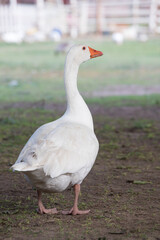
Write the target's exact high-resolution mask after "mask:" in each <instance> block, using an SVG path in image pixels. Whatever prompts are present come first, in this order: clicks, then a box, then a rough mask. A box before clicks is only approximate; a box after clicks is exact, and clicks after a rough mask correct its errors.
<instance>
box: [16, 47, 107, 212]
mask: <svg viewBox="0 0 160 240" xmlns="http://www.w3.org/2000/svg"><path fill="white" fill-rule="evenodd" d="M101 55H103V53H102V52H100V51H96V50H94V49H92V48H90V47H88V46H82V45H75V46H73V47H72V48H71V49H70V51H69V53H68V55H67V58H66V63H65V73H64V81H65V88H66V95H67V110H66V112H65V113H64V115H63V116H62V117H61V118H59V119H58V120H56V121H53V122H50V123H47V124H44V125H42V126H41V127H40V128H38V129H37V130H36V131H35V133H34V134H33V135H32V136H31V137H30V139H29V140H28V142H27V143H26V145H25V146H24V148H23V149H22V151H21V153H20V155H19V157H18V159H17V161H16V162H15V164H14V165H13V166H12V169H13V170H16V171H20V172H23V173H24V174H25V175H26V176H27V178H28V180H29V181H30V182H31V184H32V185H33V186H34V187H36V189H37V193H38V207H39V213H41V214H43V213H52V214H54V213H57V210H56V208H53V209H46V208H45V207H44V205H43V203H42V201H41V192H54V193H55V192H62V191H64V190H65V189H67V188H68V187H72V186H74V189H75V200H74V205H73V208H72V209H71V210H70V211H67V212H63V213H64V214H72V215H76V214H87V213H88V212H89V211H90V210H85V211H80V210H79V209H78V196H79V193H80V184H81V183H82V181H83V179H84V178H85V177H86V176H87V174H88V173H89V171H90V170H91V168H92V166H93V164H94V162H95V159H96V156H97V153H98V149H99V143H98V141H97V138H96V136H95V134H94V129H93V120H92V116H91V113H90V111H89V109H88V107H87V105H86V103H85V102H84V100H83V98H82V97H81V95H80V93H79V91H78V89H77V74H78V68H79V65H80V64H81V63H82V62H85V61H87V60H89V59H90V58H94V57H98V56H101Z"/></svg>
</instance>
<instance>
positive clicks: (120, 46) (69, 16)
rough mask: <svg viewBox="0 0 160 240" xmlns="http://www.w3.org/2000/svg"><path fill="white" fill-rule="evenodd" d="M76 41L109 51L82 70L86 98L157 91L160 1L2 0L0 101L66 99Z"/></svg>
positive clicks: (159, 80)
mask: <svg viewBox="0 0 160 240" xmlns="http://www.w3.org/2000/svg"><path fill="white" fill-rule="evenodd" d="M75 43H86V44H88V45H91V47H93V48H95V49H96V48H97V49H98V50H101V51H103V52H104V56H103V57H102V58H99V59H96V61H95V60H94V61H90V62H87V63H86V64H85V65H84V66H82V67H81V71H80V74H79V79H80V81H79V88H80V90H81V92H82V93H83V95H84V96H85V97H86V98H87V99H92V100H93V101H94V100H95V101H97V99H102V98H104V97H110V99H111V97H112V96H140V95H151V94H152V95H153V94H159V93H160V68H159V64H160V58H159V56H160V1H159V0H121V1H119V0H113V1H109V0H92V1H91V0H81V1H79V0H0V66H1V70H0V85H1V88H0V100H1V101H3V102H6V101H7V102H9V101H12V102H17V101H39V100H44V101H50V100H51V101H52V100H53V101H64V99H65V92H64V87H63V80H62V78H63V69H64V61H65V55H66V52H67V51H68V50H69V48H70V47H71V46H72V45H73V44H75ZM54 89H56V91H54ZM157 97H158V99H159V96H156V99H157ZM98 101H100V100H98Z"/></svg>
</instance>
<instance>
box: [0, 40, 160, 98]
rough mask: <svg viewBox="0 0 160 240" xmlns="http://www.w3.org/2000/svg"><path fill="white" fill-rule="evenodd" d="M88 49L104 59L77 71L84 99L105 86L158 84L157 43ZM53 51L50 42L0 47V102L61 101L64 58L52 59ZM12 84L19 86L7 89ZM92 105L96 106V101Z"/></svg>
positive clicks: (103, 44) (96, 44) (102, 44)
mask: <svg viewBox="0 0 160 240" xmlns="http://www.w3.org/2000/svg"><path fill="white" fill-rule="evenodd" d="M88 45H90V46H92V47H93V48H95V49H98V50H101V51H103V53H104V55H103V57H101V58H97V59H93V60H91V61H88V62H86V63H85V64H82V66H81V67H80V71H79V77H78V78H79V81H78V84H79V89H80V91H81V92H82V93H84V94H85V96H86V98H89V99H91V97H89V96H90V94H91V93H92V92H93V91H101V90H104V89H105V88H106V89H107V87H108V86H115V85H137V86H156V85H159V84H160V79H159V76H160V68H159V56H160V40H150V41H148V42H146V43H140V42H125V43H124V44H123V45H122V46H117V45H115V44H114V43H112V42H109V41H103V42H98V41H97V42H89V43H88ZM55 47H56V44H54V43H52V42H47V43H34V44H26V43H23V44H21V45H15V44H10V45H8V44H5V43H0V53H1V54H0V86H1V87H0V101H1V102H17V101H39V100H41V99H44V100H46V101H55V102H62V101H64V100H65V91H64V85H63V70H64V61H65V54H60V55H55V54H54V49H55ZM12 80H17V81H18V86H15V87H11V86H9V83H10V82H11V81H12ZM154 98H155V97H154ZM156 98H157V97H156ZM112 99H113V98H112ZM114 99H115V101H117V98H114ZM93 101H95V102H97V99H96V98H94V99H93ZM98 101H99V100H98ZM140 101H141V98H140ZM142 101H143V100H142Z"/></svg>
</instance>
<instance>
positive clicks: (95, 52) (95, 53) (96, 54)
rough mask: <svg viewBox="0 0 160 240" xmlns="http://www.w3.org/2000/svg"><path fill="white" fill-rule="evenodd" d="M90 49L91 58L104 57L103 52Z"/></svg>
mask: <svg viewBox="0 0 160 240" xmlns="http://www.w3.org/2000/svg"><path fill="white" fill-rule="evenodd" d="M88 48H89V51H90V54H91V55H90V58H95V57H100V56H102V55H103V53H102V52H101V51H97V50H94V49H93V48H90V47H88Z"/></svg>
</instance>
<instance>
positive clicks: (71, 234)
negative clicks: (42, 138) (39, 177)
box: [0, 103, 160, 240]
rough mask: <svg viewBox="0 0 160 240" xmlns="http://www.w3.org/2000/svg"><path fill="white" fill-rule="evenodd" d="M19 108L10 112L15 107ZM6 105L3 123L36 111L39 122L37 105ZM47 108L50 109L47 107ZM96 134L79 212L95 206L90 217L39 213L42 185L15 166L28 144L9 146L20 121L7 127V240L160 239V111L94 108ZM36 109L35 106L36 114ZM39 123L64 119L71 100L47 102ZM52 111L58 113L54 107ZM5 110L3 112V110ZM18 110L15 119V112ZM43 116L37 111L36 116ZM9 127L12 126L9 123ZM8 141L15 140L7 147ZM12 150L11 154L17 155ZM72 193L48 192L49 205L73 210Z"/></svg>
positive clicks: (0, 210)
mask: <svg viewBox="0 0 160 240" xmlns="http://www.w3.org/2000/svg"><path fill="white" fill-rule="evenodd" d="M13 107H14V109H15V111H14V112H12V111H10V109H11V108H13ZM19 107H22V105H21V104H18V103H17V108H16V106H15V105H14V106H11V105H9V106H8V109H7V106H5V109H7V110H5V113H4V112H2V110H3V109H1V112H0V113H1V115H0V120H1V123H3V124H1V134H2V133H3V134H4V132H3V129H4V123H5V121H4V120H3V118H4V115H5V119H6V116H7V111H8V112H10V117H14V119H20V120H21V121H20V124H19V125H20V126H19V128H20V129H22V127H23V126H21V124H22V119H23V111H24V112H25V111H26V109H27V108H30V109H31V110H30V114H29V116H27V117H28V119H29V120H28V122H29V121H30V122H29V123H32V122H33V117H35V116H34V114H35V109H36V107H37V106H36V104H32V105H29V106H28V105H27V106H25V105H23V108H24V110H21V111H20V112H19V110H18V109H19ZM43 107H44V106H43ZM90 108H91V111H92V113H93V115H94V123H95V132H96V135H97V137H98V139H99V142H100V150H99V154H98V157H97V160H96V163H95V165H94V167H93V169H92V170H91V172H90V173H89V175H88V176H87V177H86V179H85V180H84V182H83V183H82V186H81V196H80V199H79V208H80V209H90V210H91V211H90V213H89V214H88V215H83V216H70V215H68V216H64V215H62V214H61V213H60V212H59V213H58V214H57V215H39V214H38V213H37V212H36V209H37V198H36V190H35V189H32V187H31V186H30V185H28V183H27V182H26V181H25V179H24V177H23V176H22V174H20V173H12V172H11V171H10V170H9V167H10V165H11V164H12V163H14V161H15V160H16V159H15V158H16V156H17V155H18V153H19V151H20V149H21V148H22V146H23V144H24V142H25V141H26V140H25V141H24V140H23V139H22V141H21V142H20V143H18V145H16V144H15V146H13V145H14V144H13V142H11V144H9V143H10V137H9V136H11V134H13V131H14V135H15V137H16V136H18V134H23V131H22V132H19V129H18V126H17V127H14V128H13V127H11V128H9V126H8V125H7V128H6V129H7V130H6V131H5V137H3V138H2V139H1V145H3V147H4V148H5V146H7V147H6V149H7V150H6V151H4V150H3V149H4V148H3V149H2V148H1V150H0V152H1V175H0V186H1V197H0V203H1V204H0V219H1V236H0V239H6V240H7V239H8V240H9V239H31V240H32V239H37V240H41V239H55V240H56V239H60V240H79V239H87V240H90V239H93V240H135V239H140V240H159V239H160V109H159V108H158V107H109V108H107V107H105V106H97V105H91V106H90ZM32 109H34V111H33V112H32ZM45 109H47V110H45V111H48V112H47V113H46V114H44V116H43V118H41V119H40V118H39V119H40V120H37V121H36V126H35V127H38V126H39V125H41V124H42V123H43V122H45V121H47V120H48V119H51V118H52V117H54V116H55V117H56V116H59V115H60V113H61V112H62V110H63V109H64V105H62V106H61V105H48V106H45ZM51 110H53V111H51ZM2 113H3V114H2ZM12 114H13V115H14V116H12ZM38 114H42V113H39V112H36V116H39V115H38ZM7 124H8V123H7ZM25 129H26V135H27V138H28V137H29V136H30V135H31V134H32V132H33V129H32V128H30V124H28V125H25ZM7 144H8V145H7ZM10 149H12V154H10V151H11V150H10ZM73 195H74V193H73V190H72V189H71V190H67V191H65V192H64V193H61V194H43V201H44V204H45V206H46V207H56V208H57V210H58V211H61V210H65V209H66V210H67V209H70V208H71V207H72V204H73Z"/></svg>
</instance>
